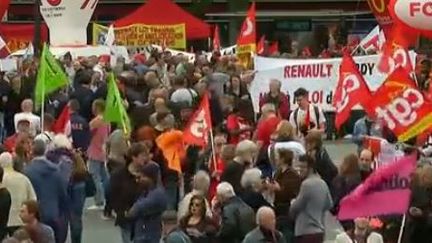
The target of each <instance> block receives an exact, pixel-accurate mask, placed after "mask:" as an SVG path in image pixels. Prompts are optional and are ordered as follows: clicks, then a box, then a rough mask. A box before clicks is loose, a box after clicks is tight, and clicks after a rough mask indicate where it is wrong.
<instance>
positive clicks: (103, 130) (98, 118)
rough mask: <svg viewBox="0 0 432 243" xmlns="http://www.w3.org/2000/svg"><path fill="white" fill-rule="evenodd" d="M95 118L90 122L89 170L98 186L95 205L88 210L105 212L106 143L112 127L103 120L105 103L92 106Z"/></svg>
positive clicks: (95, 102)
mask: <svg viewBox="0 0 432 243" xmlns="http://www.w3.org/2000/svg"><path fill="white" fill-rule="evenodd" d="M92 110H93V115H94V116H95V118H93V119H92V120H91V121H90V124H89V125H90V131H91V133H92V137H91V141H90V145H89V147H88V150H87V155H88V159H89V160H88V168H89V172H90V174H91V175H92V177H93V180H94V183H95V185H96V195H95V196H94V202H95V204H94V205H93V206H90V207H89V208H87V210H103V209H104V205H105V195H104V193H105V190H104V187H105V186H106V183H107V180H108V175H107V169H106V165H105V163H106V151H105V149H104V146H105V143H106V141H107V139H108V135H109V133H110V125H109V124H108V123H106V122H105V121H104V120H103V113H104V111H105V101H103V100H95V101H94V102H93V105H92Z"/></svg>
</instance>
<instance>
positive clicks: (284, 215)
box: [272, 149, 301, 243]
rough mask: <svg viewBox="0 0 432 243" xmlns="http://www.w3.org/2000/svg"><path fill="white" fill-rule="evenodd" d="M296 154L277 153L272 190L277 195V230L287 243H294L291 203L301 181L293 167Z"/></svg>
mask: <svg viewBox="0 0 432 243" xmlns="http://www.w3.org/2000/svg"><path fill="white" fill-rule="evenodd" d="M293 160H294V153H293V152H292V151H291V150H287V149H279V150H277V151H276V166H277V169H276V172H275V174H274V182H273V187H272V190H273V191H274V194H275V199H274V208H275V213H276V219H277V221H276V222H277V224H276V225H277V228H278V229H279V230H280V231H281V232H282V233H283V234H284V237H285V239H286V242H287V243H290V242H293V239H292V238H293V235H294V227H293V225H294V223H293V222H292V219H291V218H290V217H289V209H290V205H291V201H292V200H293V199H294V198H296V197H297V195H298V192H299V190H300V185H301V179H300V176H299V175H298V173H297V172H296V171H295V170H294V168H293V167H292V166H293Z"/></svg>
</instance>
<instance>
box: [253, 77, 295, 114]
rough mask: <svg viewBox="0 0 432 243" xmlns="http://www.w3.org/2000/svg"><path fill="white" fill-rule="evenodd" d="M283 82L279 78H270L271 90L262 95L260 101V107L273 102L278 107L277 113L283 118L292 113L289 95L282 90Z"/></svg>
mask: <svg viewBox="0 0 432 243" xmlns="http://www.w3.org/2000/svg"><path fill="white" fill-rule="evenodd" d="M281 88H282V83H281V81H279V80H277V79H272V80H270V84H269V89H270V92H269V93H266V94H264V95H263V96H262V98H261V99H260V101H259V104H260V108H261V110H262V107H263V106H264V105H265V104H273V105H274V106H275V108H276V111H277V114H278V115H279V117H281V118H282V119H288V118H289V115H290V101H289V99H288V96H287V95H286V94H285V93H284V92H282V91H281Z"/></svg>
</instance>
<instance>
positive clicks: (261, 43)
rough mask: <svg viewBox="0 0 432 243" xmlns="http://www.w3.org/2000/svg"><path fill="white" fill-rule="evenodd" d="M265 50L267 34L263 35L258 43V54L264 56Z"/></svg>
mask: <svg viewBox="0 0 432 243" xmlns="http://www.w3.org/2000/svg"><path fill="white" fill-rule="evenodd" d="M264 50H265V35H263V36H261V38H260V41H259V42H258V44H257V54H258V55H260V56H262V55H264Z"/></svg>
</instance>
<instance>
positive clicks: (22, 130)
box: [4, 119, 30, 153]
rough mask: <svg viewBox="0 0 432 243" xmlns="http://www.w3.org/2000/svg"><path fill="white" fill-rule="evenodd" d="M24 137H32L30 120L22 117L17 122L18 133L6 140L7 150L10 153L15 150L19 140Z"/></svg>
mask: <svg viewBox="0 0 432 243" xmlns="http://www.w3.org/2000/svg"><path fill="white" fill-rule="evenodd" d="M23 137H30V121H28V120H23V119H22V120H19V121H18V123H17V128H16V133H15V134H13V135H11V136H9V137H7V138H6V139H5V141H4V145H5V148H6V149H7V151H9V152H10V153H13V152H15V149H16V146H17V143H18V141H19V140H21V139H22V138H23Z"/></svg>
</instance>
